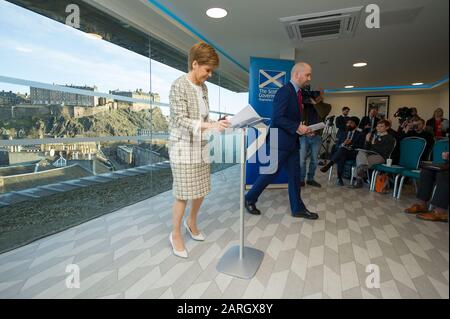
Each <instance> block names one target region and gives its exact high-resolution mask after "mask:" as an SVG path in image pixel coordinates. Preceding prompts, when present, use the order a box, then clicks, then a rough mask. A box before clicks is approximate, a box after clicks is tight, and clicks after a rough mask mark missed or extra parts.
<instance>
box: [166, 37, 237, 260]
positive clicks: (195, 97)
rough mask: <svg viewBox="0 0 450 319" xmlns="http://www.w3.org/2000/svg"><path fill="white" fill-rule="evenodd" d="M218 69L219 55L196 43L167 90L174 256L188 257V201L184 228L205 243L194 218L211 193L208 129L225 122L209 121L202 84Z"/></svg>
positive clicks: (207, 106)
mask: <svg viewBox="0 0 450 319" xmlns="http://www.w3.org/2000/svg"><path fill="white" fill-rule="evenodd" d="M218 66H219V56H218V55H217V53H216V51H215V50H214V49H213V48H212V47H211V46H210V45H208V44H206V43H203V42H199V43H197V44H195V45H194V46H193V47H192V48H191V50H190V52H189V73H188V74H185V75H183V76H181V77H180V78H178V79H177V80H175V82H174V83H173V84H172V87H171V89H170V96H169V99H170V120H169V143H168V146H169V156H170V166H171V169H172V176H173V194H174V197H175V202H174V205H173V230H172V232H171V233H170V235H169V240H170V243H171V245H172V250H173V253H174V254H175V255H176V256H179V257H183V258H187V257H188V254H187V251H186V249H185V247H184V241H183V237H182V235H181V221H182V219H183V215H184V211H185V209H186V206H187V201H188V200H191V201H192V205H191V209H190V210H189V217H188V218H187V219H186V220H185V222H184V227H185V228H186V230H187V232H188V233H189V234H190V235H191V237H192V238H193V239H195V240H200V241H203V240H205V237H204V235H203V234H202V233H201V232H200V231H199V230H198V228H197V215H198V212H199V209H200V206H201V204H202V202H203V198H204V197H205V196H206V194H208V193H209V191H210V188H211V186H210V164H209V159H208V154H209V152H208V146H207V139H206V137H207V134H206V131H208V130H218V131H222V130H224V129H225V128H227V127H229V124H230V123H229V122H228V121H227V120H221V121H219V122H212V121H211V120H210V119H209V105H208V89H207V87H206V85H205V81H206V80H207V79H208V78H209V77H211V75H212V72H213V71H214V70H215V69H216V68H217V67H218Z"/></svg>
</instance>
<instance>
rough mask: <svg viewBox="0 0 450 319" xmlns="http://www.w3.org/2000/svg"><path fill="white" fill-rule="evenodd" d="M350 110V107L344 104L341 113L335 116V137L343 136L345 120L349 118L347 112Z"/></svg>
mask: <svg viewBox="0 0 450 319" xmlns="http://www.w3.org/2000/svg"><path fill="white" fill-rule="evenodd" d="M349 112H350V108H349V107H348V106H344V107H343V108H342V115H339V116H338V117H336V127H337V129H338V131H337V133H336V137H337V139H339V138H341V136H345V133H346V132H345V130H346V126H347V121H348V120H349V119H350V117H349V116H348V113H349Z"/></svg>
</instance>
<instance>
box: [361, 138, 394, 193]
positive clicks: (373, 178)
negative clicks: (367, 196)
mask: <svg viewBox="0 0 450 319" xmlns="http://www.w3.org/2000/svg"><path fill="white" fill-rule="evenodd" d="M396 146H397V140H394V145H393V146H392V149H391V151H390V153H389V157H388V158H392V153H393V152H394V150H395V147H396ZM377 165H379V164H375V165H373V166H372V167H370V169H371V170H372V175H370V176H369V171H367V176H368V177H369V180H370V185H369V190H370V191H372V192H373V191H375V182H376V178H377V177H376V175H375V170H376V168H377V167H378V166H377Z"/></svg>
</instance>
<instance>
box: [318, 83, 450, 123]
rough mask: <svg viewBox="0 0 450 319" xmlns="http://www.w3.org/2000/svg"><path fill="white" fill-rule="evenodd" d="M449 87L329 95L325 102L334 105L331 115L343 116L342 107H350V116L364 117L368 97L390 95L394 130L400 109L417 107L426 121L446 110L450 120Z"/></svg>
mask: <svg viewBox="0 0 450 319" xmlns="http://www.w3.org/2000/svg"><path fill="white" fill-rule="evenodd" d="M448 91H449V87H448V83H447V84H445V85H442V86H440V87H438V88H435V89H432V90H419V91H403V92H399V91H394V92H365V93H333V94H331V93H328V94H326V95H325V102H326V103H330V104H331V105H332V109H331V113H330V115H341V113H342V111H341V110H342V107H344V106H348V107H349V108H350V109H351V110H350V116H358V117H359V118H361V117H362V116H364V112H365V104H366V96H373V95H389V96H390V101H389V115H388V118H389V119H390V120H391V121H392V125H393V128H394V129H396V128H397V127H398V121H397V120H396V119H395V118H394V113H395V112H396V111H397V109H398V108H400V107H403V106H407V107H416V108H417V111H418V113H419V116H420V117H422V118H423V119H425V120H428V119H430V118H431V117H432V116H433V112H434V110H435V109H436V108H437V107H442V108H443V109H444V116H445V117H446V118H449V100H448V99H449V92H448Z"/></svg>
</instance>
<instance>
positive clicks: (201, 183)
mask: <svg viewBox="0 0 450 319" xmlns="http://www.w3.org/2000/svg"><path fill="white" fill-rule="evenodd" d="M170 167H171V169H172V176H173V195H174V196H175V198H177V199H180V200H189V199H197V198H201V197H204V196H206V195H207V194H208V193H209V192H210V191H211V166H210V164H209V163H194V164H183V163H173V162H171V163H170Z"/></svg>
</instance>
